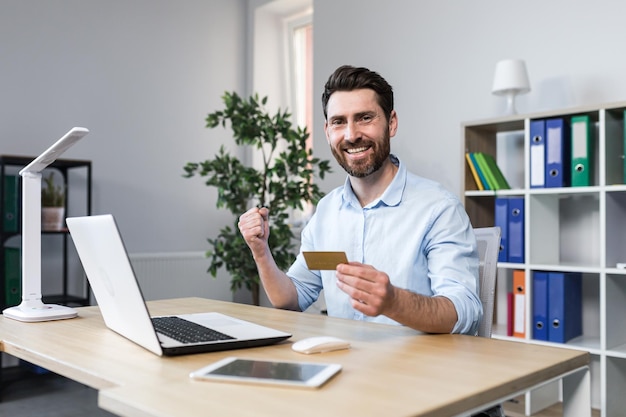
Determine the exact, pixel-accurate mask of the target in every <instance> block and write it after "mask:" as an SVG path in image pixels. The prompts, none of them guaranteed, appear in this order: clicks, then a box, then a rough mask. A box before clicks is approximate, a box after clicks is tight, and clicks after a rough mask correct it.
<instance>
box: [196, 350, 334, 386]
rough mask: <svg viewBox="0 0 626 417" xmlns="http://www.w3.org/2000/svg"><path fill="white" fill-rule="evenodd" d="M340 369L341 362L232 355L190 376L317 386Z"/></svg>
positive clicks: (229, 380) (217, 379)
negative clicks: (283, 359) (271, 359)
mask: <svg viewBox="0 0 626 417" xmlns="http://www.w3.org/2000/svg"><path fill="white" fill-rule="evenodd" d="M340 370H341V365H339V364H331V363H315V362H290V361H265V360H258V359H242V358H236V357H228V358H225V359H222V360H220V361H217V362H215V363H213V364H211V365H208V366H205V367H204V368H201V369H198V370H196V371H193V372H192V373H191V374H189V376H190V377H191V378H194V379H200V380H213V381H224V382H245V383H260V384H271V385H281V386H289V387H302V388H317V387H320V386H322V385H323V384H324V383H325V382H326V381H328V380H329V379H330V378H331V377H332V376H333V375H335V374H336V373H338V372H339V371H340Z"/></svg>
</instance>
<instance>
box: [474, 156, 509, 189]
mask: <svg viewBox="0 0 626 417" xmlns="http://www.w3.org/2000/svg"><path fill="white" fill-rule="evenodd" d="M479 153H480V155H481V157H482V158H483V160H484V161H485V163H486V165H487V170H488V171H489V173H490V175H491V177H492V179H493V183H494V190H508V189H510V188H511V187H510V186H509V183H508V182H507V180H506V178H505V177H504V175H503V174H502V171H500V167H498V163H497V162H496V160H495V158H494V157H493V156H491V155H489V154H488V153H483V152H479Z"/></svg>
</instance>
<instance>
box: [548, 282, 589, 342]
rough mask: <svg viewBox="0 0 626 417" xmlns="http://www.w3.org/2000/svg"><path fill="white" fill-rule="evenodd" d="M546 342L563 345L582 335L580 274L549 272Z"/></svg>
mask: <svg viewBox="0 0 626 417" xmlns="http://www.w3.org/2000/svg"><path fill="white" fill-rule="evenodd" d="M548 322H549V330H548V340H549V341H550V342H557V343H565V342H567V341H568V340H571V339H573V338H575V337H578V336H580V335H582V333H583V329H582V274H581V273H580V272H550V273H549V276H548Z"/></svg>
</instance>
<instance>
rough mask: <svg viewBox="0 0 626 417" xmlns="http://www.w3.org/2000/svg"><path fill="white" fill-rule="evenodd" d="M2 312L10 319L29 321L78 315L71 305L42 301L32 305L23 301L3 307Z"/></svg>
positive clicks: (67, 317) (68, 317) (69, 317)
mask: <svg viewBox="0 0 626 417" xmlns="http://www.w3.org/2000/svg"><path fill="white" fill-rule="evenodd" d="M2 314H4V316H5V317H8V318H10V319H13V320H18V321H25V322H29V323H33V322H38V321H51V320H63V319H71V318H74V317H76V316H78V312H77V311H76V310H74V309H73V308H71V307H66V306H61V305H57V304H43V303H40V304H39V305H35V306H32V305H28V304H27V303H26V302H24V301H22V304H20V305H18V306H15V307H9V308H6V309H4V311H3V312H2Z"/></svg>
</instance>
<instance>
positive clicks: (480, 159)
mask: <svg viewBox="0 0 626 417" xmlns="http://www.w3.org/2000/svg"><path fill="white" fill-rule="evenodd" d="M473 156H474V160H475V161H476V163H477V164H478V170H479V171H480V172H482V175H483V176H482V177H483V178H484V179H485V181H486V183H487V184H488V185H489V189H490V190H497V184H496V181H495V179H494V177H493V174H492V173H491V171H490V170H489V166H488V165H487V161H486V160H485V158H484V155H483V154H482V152H474V154H473ZM485 188H487V187H485Z"/></svg>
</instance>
